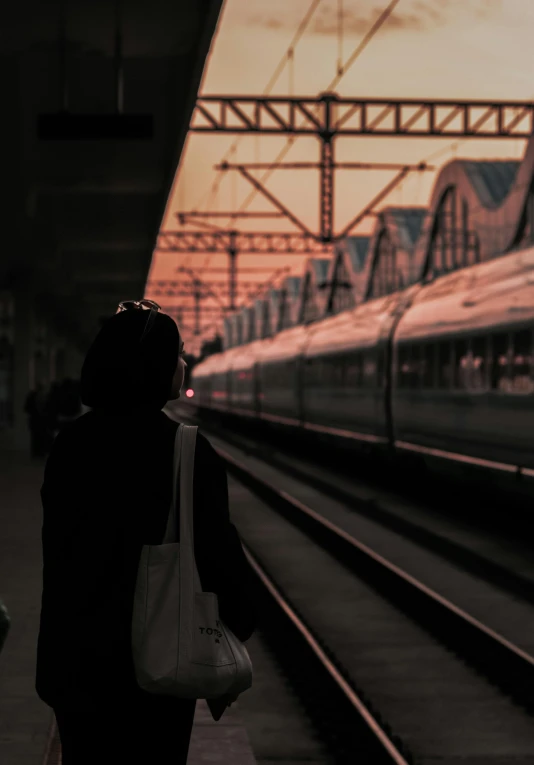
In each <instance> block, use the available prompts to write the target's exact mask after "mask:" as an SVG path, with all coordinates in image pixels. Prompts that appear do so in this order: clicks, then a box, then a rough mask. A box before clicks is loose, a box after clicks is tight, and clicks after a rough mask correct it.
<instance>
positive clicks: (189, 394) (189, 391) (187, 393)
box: [185, 388, 195, 398]
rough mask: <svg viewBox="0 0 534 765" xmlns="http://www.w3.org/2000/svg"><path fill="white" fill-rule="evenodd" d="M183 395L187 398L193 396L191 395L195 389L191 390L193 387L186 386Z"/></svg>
mask: <svg viewBox="0 0 534 765" xmlns="http://www.w3.org/2000/svg"><path fill="white" fill-rule="evenodd" d="M185 395H186V396H187V398H193V396H194V395H195V391H194V390H193V388H188V389H187V390H186V392H185Z"/></svg>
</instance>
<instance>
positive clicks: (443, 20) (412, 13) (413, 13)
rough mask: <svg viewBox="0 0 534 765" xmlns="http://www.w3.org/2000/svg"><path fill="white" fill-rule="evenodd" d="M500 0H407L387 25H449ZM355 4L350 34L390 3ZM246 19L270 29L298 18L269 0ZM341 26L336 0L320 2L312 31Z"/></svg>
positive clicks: (348, 18) (349, 13)
mask: <svg viewBox="0 0 534 765" xmlns="http://www.w3.org/2000/svg"><path fill="white" fill-rule="evenodd" d="M498 4H499V0H471V2H469V3H466V2H465V0H411V2H410V1H409V0H405V2H403V3H399V5H398V6H397V7H396V8H395V10H394V11H393V13H392V14H391V15H390V16H389V18H388V19H387V21H386V22H385V24H384V29H388V28H389V29H390V30H400V29H410V30H415V31H424V30H426V29H430V28H432V27H438V26H446V25H447V24H448V23H450V22H451V21H452V20H453V19H454V18H457V17H458V15H461V16H464V17H466V20H467V18H469V17H471V18H473V17H475V18H487V17H488V16H490V15H491V14H492V13H493V12H494V11H495V10H497V9H498ZM356 5H357V7H355V8H352V7H350V5H349V4H348V2H347V1H346V2H345V8H344V14H343V15H344V32H345V33H346V34H357V35H362V34H365V33H366V32H368V31H369V28H370V27H371V26H372V24H373V23H374V22H375V21H376V19H377V18H378V17H379V16H380V14H381V13H382V12H383V10H384V9H385V7H386V5H387V3H386V2H385V0H382V2H376V0H369V1H368V3H367V8H365V7H363V8H362V5H364V4H363V3H357V4H356ZM245 22H246V23H247V24H249V25H251V26H260V27H264V28H267V29H285V28H290V29H293V28H294V27H295V26H296V24H297V23H298V19H297V18H296V17H294V15H293V14H292V13H288V12H287V4H285V12H284V13H277V8H276V3H275V2H274V3H273V2H271V3H269V10H265V11H261V12H259V13H254V14H250V15H248V14H247V15H246V16H245ZM337 30H338V22H337V6H336V4H335V3H333V2H331V1H330V2H323V3H322V5H320V6H319V8H318V10H317V12H316V13H315V16H314V18H313V20H312V22H311V23H310V26H309V31H310V32H311V33H314V34H320V35H336V34H337Z"/></svg>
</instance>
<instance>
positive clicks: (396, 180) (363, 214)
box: [338, 167, 410, 239]
mask: <svg viewBox="0 0 534 765" xmlns="http://www.w3.org/2000/svg"><path fill="white" fill-rule="evenodd" d="M409 172H410V170H409V168H408V167H405V168H404V170H401V171H400V173H398V174H397V175H396V176H395V177H394V178H393V179H392V180H391V181H390V182H389V183H388V184H386V185H385V186H384V188H383V189H382V190H381V191H379V192H378V194H377V195H376V196H375V197H373V199H372V200H371V201H370V202H369V204H368V205H367V207H365V208H364V209H363V210H361V211H360V212H359V213H358V215H357V216H356V217H355V218H353V219H352V220H351V221H350V223H348V224H347V225H346V226H345V228H344V229H343V231H342V232H341V233H340V234H339V235H338V238H339V239H344V238H345V237H346V236H348V234H349V233H350V232H351V230H352V229H353V228H354V227H355V226H357V225H358V223H361V221H362V220H363V219H364V218H366V217H367V216H368V215H369V213H370V212H372V209H373V207H376V205H377V204H378V203H379V202H381V201H382V200H383V199H384V198H385V197H387V195H388V194H389V193H390V192H391V191H393V189H394V188H395V186H398V185H399V183H401V181H402V180H404V178H406V176H407V175H408V173H409Z"/></svg>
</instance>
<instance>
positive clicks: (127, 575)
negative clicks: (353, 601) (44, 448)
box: [36, 410, 254, 706]
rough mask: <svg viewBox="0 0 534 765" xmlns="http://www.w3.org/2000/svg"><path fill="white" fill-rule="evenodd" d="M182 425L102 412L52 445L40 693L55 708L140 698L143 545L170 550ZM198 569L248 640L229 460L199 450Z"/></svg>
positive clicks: (248, 588) (249, 610) (247, 577)
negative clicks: (137, 659) (136, 606)
mask: <svg viewBox="0 0 534 765" xmlns="http://www.w3.org/2000/svg"><path fill="white" fill-rule="evenodd" d="M176 428H177V424H176V423H175V422H173V421H172V420H170V419H169V418H168V417H167V416H166V415H165V414H164V413H163V412H160V411H146V412H141V411H137V412H132V413H130V414H128V413H126V414H111V413H109V412H104V411H100V412H99V411H96V410H95V411H92V412H89V413H88V414H85V415H84V416H82V417H80V418H79V419H78V420H76V421H75V422H73V423H70V424H68V425H67V426H66V427H65V428H64V429H63V430H62V431H61V433H60V434H59V436H58V437H57V439H56V441H55V442H54V445H53V448H52V451H51V454H50V456H49V458H48V462H47V464H46V470H45V478H44V484H43V487H42V489H41V497H42V502H43V510H44V522H43V562H44V572H43V598H42V611H41V625H40V633H39V642H38V655H37V682H36V687H37V692H38V694H39V696H40V697H41V699H42V700H43V701H45V702H46V703H47V704H50V705H51V706H54V705H56V704H58V703H59V704H62V703H64V702H65V701H68V700H69V699H70V698H73V697H76V696H79V695H89V696H91V695H93V694H96V695H100V694H101V693H105V694H106V695H110V696H111V697H113V695H114V694H118V695H123V694H124V693H129V692H130V691H131V692H133V693H138V692H139V691H138V687H137V684H136V681H135V676H134V670H133V661H132V652H131V620H132V605H133V596H134V589H135V581H136V576H137V566H138V561H139V556H140V552H141V548H142V546H143V545H144V544H161V542H162V539H163V536H164V531H165V525H166V521H167V515H168V512H169V508H170V504H171V495H172V467H173V465H172V462H173V448H174V439H175V434H176ZM194 537H195V557H196V561H197V567H198V570H199V575H200V579H201V582H202V587H203V589H204V590H205V591H209V592H215V593H217V595H218V598H219V608H220V615H221V617H222V619H223V620H224V621H225V622H226V623H227V624H228V626H229V627H230V628H231V629H232V630H233V631H234V632H235V634H236V635H237V636H238V637H239V638H240V639H241V640H246V639H247V638H249V637H250V635H251V634H252V632H253V629H254V616H253V603H252V600H253V595H252V589H253V575H252V572H251V569H250V567H249V565H248V562H247V560H246V558H245V555H244V552H243V549H242V547H241V543H240V541H239V537H238V534H237V531H236V529H235V527H234V526H233V525H232V524H231V523H230V519H229V511H228V487H227V479H226V473H225V470H224V465H223V463H222V460H221V459H220V458H219V457H218V455H217V454H216V452H215V450H214V449H213V448H212V446H211V445H210V443H209V442H208V440H207V439H206V438H205V437H204V436H202V435H201V434H200V433H199V434H198V438H197V446H196V455H195V473H194Z"/></svg>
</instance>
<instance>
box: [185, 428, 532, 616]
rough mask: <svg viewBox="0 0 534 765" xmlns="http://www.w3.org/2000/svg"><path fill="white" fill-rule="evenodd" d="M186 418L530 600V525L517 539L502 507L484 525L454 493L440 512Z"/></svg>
mask: <svg viewBox="0 0 534 765" xmlns="http://www.w3.org/2000/svg"><path fill="white" fill-rule="evenodd" d="M189 421H190V422H192V423H195V424H198V425H200V426H201V427H202V428H203V429H204V430H205V431H206V433H208V434H210V435H213V436H215V437H216V438H219V439H222V440H223V441H224V443H227V444H230V445H232V446H234V447H236V448H237V449H239V450H240V451H242V452H244V453H245V454H246V455H247V456H251V457H254V458H256V459H258V460H261V462H264V463H267V464H269V465H270V466H272V467H274V468H276V469H278V470H280V471H282V472H283V473H284V474H285V475H288V476H291V477H292V478H294V479H296V480H297V481H300V482H304V483H306V485H308V486H311V487H313V488H314V489H315V490H317V491H319V492H321V493H323V494H325V495H327V496H328V497H330V498H332V499H335V500H337V501H338V502H340V503H342V504H343V505H346V506H347V507H350V508H351V510H352V511H354V512H357V513H358V514H359V515H361V516H364V517H367V518H370V519H372V520H373V521H375V522H376V521H378V522H379V523H380V524H381V525H382V526H383V527H385V528H388V529H390V530H391V531H393V532H395V533H396V534H401V535H402V536H403V537H405V538H407V539H410V540H412V541H413V542H415V543H416V544H418V545H422V546H424V547H425V548H426V549H428V550H431V551H432V552H434V553H437V554H438V555H440V556H441V557H443V558H444V559H446V560H449V561H452V562H454V563H455V564H456V565H457V566H459V567H461V568H462V569H463V570H465V571H468V572H470V573H472V574H474V575H475V576H478V577H481V578H483V579H484V580H485V581H487V582H490V583H492V584H494V585H496V586H497V587H499V588H500V589H503V590H506V591H507V592H508V593H510V594H511V595H512V596H514V597H520V598H521V599H523V600H524V601H526V602H528V603H532V604H534V556H533V555H532V549H531V547H530V546H529V545H528V543H527V544H525V539H528V540H529V539H530V536H531V526H530V525H529V526H528V529H529V531H528V534H525V532H523V533H522V535H520V536H519V538H518V537H516V534H515V532H513V531H512V533H511V534H509V533H508V532H509V528H508V527H507V525H506V523H503V521H502V508H501V520H500V524H499V525H498V526H496V527H495V528H490V529H488V528H487V527H486V526H487V524H486V516H485V515H484V516H483V519H482V523H481V522H480V521H477V520H473V519H472V518H471V517H470V513H471V510H472V507H471V506H469V507H467V505H468V503H467V502H466V501H465V500H459V499H458V497H454V498H453V499H451V503H453V504H455V507H454V512H452V513H443V512H442V508H441V507H440V508H436V507H435V504H434V503H435V498H433V497H429V498H428V499H427V500H426V502H424V503H423V502H421V501H414V500H413V499H412V498H409V497H406V496H405V495H404V494H402V493H401V492H399V491H391V490H390V491H387V490H384V489H383V488H380V489H378V488H377V486H376V484H375V482H374V481H371V482H369V481H366V482H365V483H363V482H362V481H361V480H358V479H359V476H358V478H357V479H356V480H355V479H354V477H348V476H347V475H346V473H345V472H344V471H339V470H334V469H332V466H330V465H328V466H326V467H325V465H324V464H322V463H321V462H319V461H312V460H308V459H303V458H302V457H300V456H299V455H296V454H295V451H294V450H293V449H291V450H288V451H285V450H284V447H283V446H282V447H281V448H280V444H279V443H276V442H268V443H266V444H264V443H261V444H258V443H257V442H254V440H253V439H251V438H249V437H247V436H246V435H245V436H244V435H243V434H242V433H240V432H238V433H236V432H235V431H232V432H228V431H226V430H224V431H223V430H222V429H221V428H220V427H217V426H214V425H213V424H212V423H211V422H207V423H206V422H205V421H204V420H201V419H199V418H198V417H192V416H189ZM438 488H440V487H439V484H438ZM440 499H441V500H442V499H443V498H442V497H441V498H440ZM475 502H476V499H475ZM462 510H464V511H465V512H463V513H462ZM507 513H508V509H507ZM513 520H514V521H515V518H514V519H513Z"/></svg>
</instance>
